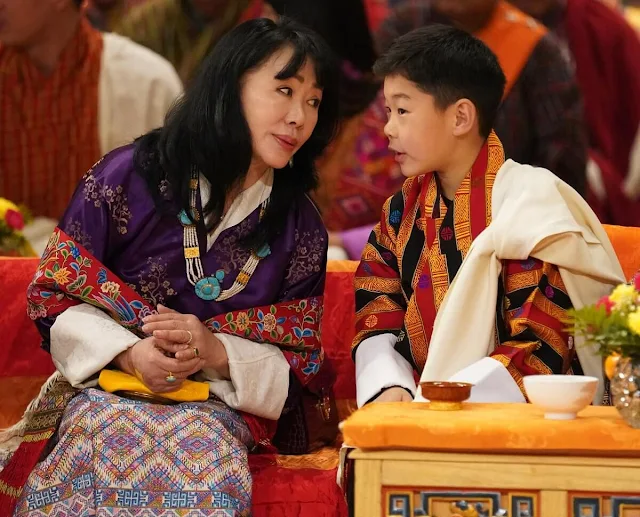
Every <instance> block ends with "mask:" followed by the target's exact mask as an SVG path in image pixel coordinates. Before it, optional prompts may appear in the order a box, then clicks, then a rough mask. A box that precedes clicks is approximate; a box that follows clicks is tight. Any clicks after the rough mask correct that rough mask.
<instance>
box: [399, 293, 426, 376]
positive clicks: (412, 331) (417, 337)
mask: <svg viewBox="0 0 640 517" xmlns="http://www.w3.org/2000/svg"><path fill="white" fill-rule="evenodd" d="M404 324H405V327H406V328H407V334H408V335H409V341H410V342H411V355H412V356H413V360H414V361H415V364H416V368H418V371H422V369H423V368H424V365H425V363H426V362H427V353H428V351H429V342H428V340H427V335H426V334H425V332H424V323H423V321H422V315H421V314H420V309H419V307H418V304H417V303H416V297H415V296H412V297H411V300H409V304H408V306H407V313H406V314H405V318H404Z"/></svg>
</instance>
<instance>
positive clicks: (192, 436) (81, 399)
mask: <svg viewBox="0 0 640 517" xmlns="http://www.w3.org/2000/svg"><path fill="white" fill-rule="evenodd" d="M56 438H57V443H56V445H55V447H54V448H53V450H52V452H51V453H50V454H49V455H48V456H47V458H46V459H45V460H44V461H43V462H41V463H39V464H38V465H37V466H36V468H35V470H34V471H33V472H32V473H31V475H30V476H29V479H28V481H27V484H26V486H25V487H24V490H23V492H22V495H21V497H20V500H19V502H18V505H17V507H16V512H15V514H14V515H16V516H29V517H45V516H52V517H63V516H64V517H76V516H77V517H81V516H88V515H91V516H100V517H112V516H114V517H115V516H118V517H125V516H127V517H130V516H131V517H178V516H180V517H182V516H189V517H236V516H245V515H250V513H251V473H250V471H249V465H248V459H247V453H248V448H250V447H252V445H253V439H252V437H251V433H250V431H249V428H248V427H247V425H246V424H245V423H244V421H243V419H242V417H241V416H240V415H239V414H238V413H236V412H235V411H233V410H232V409H230V408H229V407H227V406H226V405H225V404H223V403H222V402H220V401H218V400H215V399H210V400H209V401H207V402H199V403H185V404H179V405H174V406H169V405H158V404H149V403H145V402H138V401H134V400H129V399H125V398H121V397H118V396H116V395H113V394H110V393H105V392H103V391H99V390H96V389H88V390H83V391H82V392H81V393H80V394H79V395H77V396H76V397H75V398H74V399H72V401H71V402H70V403H69V405H68V406H67V408H66V410H65V413H64V416H63V419H62V422H61V424H60V429H59V431H58V434H57V436H56Z"/></svg>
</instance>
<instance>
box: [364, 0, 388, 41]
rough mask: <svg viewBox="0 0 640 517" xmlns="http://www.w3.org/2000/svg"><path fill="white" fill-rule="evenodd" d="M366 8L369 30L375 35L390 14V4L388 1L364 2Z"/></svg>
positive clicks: (368, 0) (367, 0)
mask: <svg viewBox="0 0 640 517" xmlns="http://www.w3.org/2000/svg"><path fill="white" fill-rule="evenodd" d="M364 7H365V9H366V11H367V19H368V20H369V29H370V30H371V33H374V32H376V31H377V30H378V27H380V24H381V23H382V22H383V21H384V20H385V19H386V18H387V15H388V14H389V5H388V2H387V0H364Z"/></svg>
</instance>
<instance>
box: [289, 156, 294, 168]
mask: <svg viewBox="0 0 640 517" xmlns="http://www.w3.org/2000/svg"><path fill="white" fill-rule="evenodd" d="M289 167H291V168H292V169H293V156H291V158H289Z"/></svg>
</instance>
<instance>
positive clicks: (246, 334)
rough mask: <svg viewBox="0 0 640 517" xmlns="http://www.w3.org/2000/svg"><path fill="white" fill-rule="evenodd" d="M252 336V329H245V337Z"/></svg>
mask: <svg viewBox="0 0 640 517" xmlns="http://www.w3.org/2000/svg"><path fill="white" fill-rule="evenodd" d="M250 335H251V329H245V331H244V337H245V338H247V337H249V336H250Z"/></svg>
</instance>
